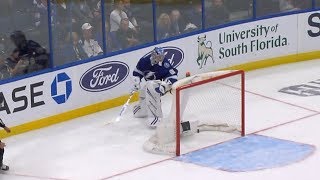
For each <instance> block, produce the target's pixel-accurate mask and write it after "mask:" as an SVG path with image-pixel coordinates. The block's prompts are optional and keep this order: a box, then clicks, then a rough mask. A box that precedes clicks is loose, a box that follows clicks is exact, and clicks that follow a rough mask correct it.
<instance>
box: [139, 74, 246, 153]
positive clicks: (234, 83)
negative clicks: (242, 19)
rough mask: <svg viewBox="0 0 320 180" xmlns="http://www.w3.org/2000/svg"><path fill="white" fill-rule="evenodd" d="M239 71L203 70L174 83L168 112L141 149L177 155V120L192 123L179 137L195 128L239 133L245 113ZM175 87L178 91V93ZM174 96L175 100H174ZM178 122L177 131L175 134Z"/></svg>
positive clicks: (193, 130) (178, 139)
mask: <svg viewBox="0 0 320 180" xmlns="http://www.w3.org/2000/svg"><path fill="white" fill-rule="evenodd" d="M241 72H242V71H218V72H211V73H204V74H198V75H195V76H191V77H187V78H184V79H181V80H179V81H178V82H176V83H175V84H174V85H173V87H172V94H173V96H172V98H173V100H172V107H171V112H170V113H169V116H168V117H166V118H164V119H163V121H162V122H161V123H160V124H159V125H158V127H157V130H156V133H155V135H153V136H152V137H151V138H150V139H149V140H148V141H147V142H146V143H145V144H144V149H145V150H146V151H148V152H152V153H157V154H177V155H179V151H180V150H179V149H180V147H179V146H180V138H179V134H180V132H182V127H181V126H180V122H188V121H189V122H190V124H191V125H190V127H191V130H190V131H186V132H182V133H181V134H182V136H184V135H190V134H193V133H194V132H198V130H199V131H223V132H242V131H243V129H242V118H243V116H242V113H244V112H243V109H242V102H243V100H242V98H243V97H242V91H243V89H242V88H241V87H242V86H241V83H242V81H241ZM225 76H228V77H225ZM181 88H182V89H181ZM177 90H178V91H179V92H180V93H177ZM177 96H178V98H179V99H178V102H176V99H177ZM178 111H180V113H179V112H178ZM177 113H178V114H177ZM177 115H179V116H177ZM177 122H179V123H177ZM178 125H179V128H180V131H179V133H177V130H178V128H177V126H178ZM177 141H178V143H177ZM177 146H178V147H177ZM177 151H178V152H177Z"/></svg>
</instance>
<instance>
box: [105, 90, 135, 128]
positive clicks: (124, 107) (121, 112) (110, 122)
mask: <svg viewBox="0 0 320 180" xmlns="http://www.w3.org/2000/svg"><path fill="white" fill-rule="evenodd" d="M134 92H135V91H134V90H132V91H131V92H130V96H129V98H128V100H127V101H126V103H124V105H123V106H122V108H121V110H120V113H119V115H118V116H117V118H115V119H113V120H111V121H109V122H107V123H106V125H109V124H112V123H115V122H119V121H120V120H121V117H122V115H123V113H124V112H125V111H126V110H127V107H128V106H129V102H130V100H131V99H132V97H133V94H134Z"/></svg>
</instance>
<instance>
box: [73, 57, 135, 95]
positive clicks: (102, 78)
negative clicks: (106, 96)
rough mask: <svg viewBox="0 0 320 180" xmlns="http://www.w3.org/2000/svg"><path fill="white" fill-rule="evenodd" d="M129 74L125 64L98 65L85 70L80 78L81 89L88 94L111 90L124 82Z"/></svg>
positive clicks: (109, 63) (113, 62) (107, 63)
mask: <svg viewBox="0 0 320 180" xmlns="http://www.w3.org/2000/svg"><path fill="white" fill-rule="evenodd" d="M128 74H129V67H128V65H127V64H125V63H123V62H118V61H110V62H105V63H102V64H98V65H96V66H94V67H92V68H90V69H89V70H87V71H86V72H85V73H84V74H83V75H82V76H81V78H80V82H79V83H80V86H81V88H82V89H84V90H86V91H90V92H99V91H105V90H108V89H111V88H113V87H115V86H117V85H119V84H120V83H121V82H122V81H124V80H125V79H126V78H127V76H128Z"/></svg>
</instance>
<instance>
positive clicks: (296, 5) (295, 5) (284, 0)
mask: <svg viewBox="0 0 320 180" xmlns="http://www.w3.org/2000/svg"><path fill="white" fill-rule="evenodd" d="M279 8H280V11H281V12H285V11H298V10H301V9H307V8H311V1H301V0H279Z"/></svg>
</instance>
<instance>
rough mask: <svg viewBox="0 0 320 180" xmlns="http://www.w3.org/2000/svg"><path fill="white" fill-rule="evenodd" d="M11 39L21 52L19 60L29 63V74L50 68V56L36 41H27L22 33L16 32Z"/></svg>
mask: <svg viewBox="0 0 320 180" xmlns="http://www.w3.org/2000/svg"><path fill="white" fill-rule="evenodd" d="M10 39H11V41H12V42H13V44H14V45H15V46H16V48H17V49H16V51H19V59H22V60H24V61H27V62H28V70H27V71H28V73H30V72H34V71H38V70H42V69H45V68H47V67H48V66H49V54H48V53H47V51H46V49H45V48H43V47H42V46H40V44H38V43H37V42H35V41H32V40H27V39H26V36H25V34H24V33H23V32H22V31H14V32H13V33H12V34H11V35H10Z"/></svg>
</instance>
